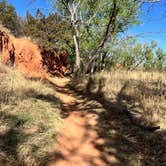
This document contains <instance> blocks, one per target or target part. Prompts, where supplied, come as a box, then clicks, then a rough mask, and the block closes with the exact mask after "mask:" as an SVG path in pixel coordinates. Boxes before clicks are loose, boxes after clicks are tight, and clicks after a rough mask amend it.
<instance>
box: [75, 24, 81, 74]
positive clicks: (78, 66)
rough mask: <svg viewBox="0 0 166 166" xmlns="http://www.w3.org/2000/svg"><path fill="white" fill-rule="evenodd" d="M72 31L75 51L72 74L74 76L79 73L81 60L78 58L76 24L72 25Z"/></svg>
mask: <svg viewBox="0 0 166 166" xmlns="http://www.w3.org/2000/svg"><path fill="white" fill-rule="evenodd" d="M74 31H75V32H74V35H73V39H74V45H75V53H76V58H75V66H74V75H75V77H78V76H79V74H80V68H81V60H80V48H79V36H78V30H77V26H75V27H74Z"/></svg>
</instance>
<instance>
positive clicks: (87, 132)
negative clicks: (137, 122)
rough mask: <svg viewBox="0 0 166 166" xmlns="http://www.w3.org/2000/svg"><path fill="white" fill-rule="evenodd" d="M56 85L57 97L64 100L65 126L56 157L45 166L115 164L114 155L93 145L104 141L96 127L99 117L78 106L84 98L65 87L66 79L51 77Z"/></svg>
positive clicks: (102, 165)
mask: <svg viewBox="0 0 166 166" xmlns="http://www.w3.org/2000/svg"><path fill="white" fill-rule="evenodd" d="M51 82H53V83H54V84H55V85H56V87H58V88H57V91H59V92H57V96H58V97H59V99H60V100H61V101H62V103H63V114H64V116H65V114H66V115H67V116H66V117H65V118H64V123H65V125H64V128H63V129H62V131H61V135H60V136H59V137H58V145H59V150H60V152H59V157H57V158H56V155H55V159H53V160H52V161H50V162H49V163H48V164H47V166H109V165H111V164H110V163H112V162H113V163H116V162H117V160H116V158H115V157H114V156H112V155H109V156H105V157H106V158H107V159H106V160H107V162H105V160H103V159H102V156H103V155H104V154H102V151H100V150H99V149H97V148H96V147H95V145H96V144H103V142H104V140H103V139H102V138H100V137H99V135H98V134H97V132H96V130H95V128H96V124H97V118H98V116H97V115H95V114H94V113H90V112H87V111H85V110H84V108H81V106H80V104H81V103H82V102H83V99H80V98H79V97H78V96H77V95H74V94H73V92H71V91H70V90H69V89H65V83H66V80H65V81H64V79H63V80H62V79H58V80H52V81H51Z"/></svg>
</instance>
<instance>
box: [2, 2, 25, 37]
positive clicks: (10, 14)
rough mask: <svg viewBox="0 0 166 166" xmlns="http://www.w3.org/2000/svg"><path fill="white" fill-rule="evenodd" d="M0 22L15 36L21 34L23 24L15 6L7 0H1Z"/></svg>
mask: <svg viewBox="0 0 166 166" xmlns="http://www.w3.org/2000/svg"><path fill="white" fill-rule="evenodd" d="M0 22H1V23H2V25H3V26H4V27H6V28H8V29H9V30H10V31H11V32H12V33H13V34H14V35H15V36H19V35H21V33H22V32H21V25H20V22H19V18H18V16H17V14H16V12H15V8H14V7H13V6H12V5H10V4H8V3H7V2H6V0H2V1H1V2H0Z"/></svg>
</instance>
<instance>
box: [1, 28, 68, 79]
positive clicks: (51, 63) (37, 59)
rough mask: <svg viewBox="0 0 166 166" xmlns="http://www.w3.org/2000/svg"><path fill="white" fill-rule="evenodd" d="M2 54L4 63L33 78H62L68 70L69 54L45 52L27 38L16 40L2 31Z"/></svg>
mask: <svg viewBox="0 0 166 166" xmlns="http://www.w3.org/2000/svg"><path fill="white" fill-rule="evenodd" d="M0 52H1V59H2V62H4V63H6V64H8V65H11V66H16V67H17V68H18V69H19V70H20V71H22V72H23V73H25V74H27V75H28V76H31V77H45V76H46V75H47V74H46V73H49V74H51V75H61V76H62V75H63V74H64V73H65V71H66V69H67V57H68V54H67V52H65V51H63V52H61V51H59V52H54V51H52V50H43V49H41V48H39V47H38V45H37V44H35V43H33V42H32V41H30V40H28V39H27V38H15V37H13V36H11V35H8V34H7V33H6V32H4V31H1V30H0Z"/></svg>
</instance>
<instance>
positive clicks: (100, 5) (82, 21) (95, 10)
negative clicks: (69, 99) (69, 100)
mask: <svg viewBox="0 0 166 166" xmlns="http://www.w3.org/2000/svg"><path fill="white" fill-rule="evenodd" d="M139 5H140V3H139V2H137V1H133V0H100V1H99V0H89V1H80V0H63V1H62V0H57V1H56V6H58V9H60V10H59V12H60V13H61V15H62V16H63V17H64V18H66V20H68V21H69V22H70V23H71V24H72V29H73V39H74V43H75V53H76V61H75V71H78V70H80V68H81V67H80V61H81V58H84V57H86V59H87V64H86V65H84V71H85V73H87V72H89V71H92V70H93V68H94V66H95V62H96V61H97V59H98V58H99V57H100V56H99V55H100V54H102V55H103V57H102V58H101V59H104V57H105V56H104V54H103V53H102V52H103V49H105V44H106V43H111V41H112V39H113V38H114V37H115V36H116V35H117V34H118V33H119V32H123V31H124V30H126V29H127V28H128V27H129V26H130V25H133V24H135V23H137V12H138V8H139ZM89 40H91V41H89ZM89 42H90V43H89ZM88 43H89V44H90V45H91V46H92V47H93V48H92V47H90V46H89V47H88V56H87V55H86V56H84V57H83V56H82V55H83V54H84V52H86V51H85V50H84V48H83V47H82V46H87V45H88Z"/></svg>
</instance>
